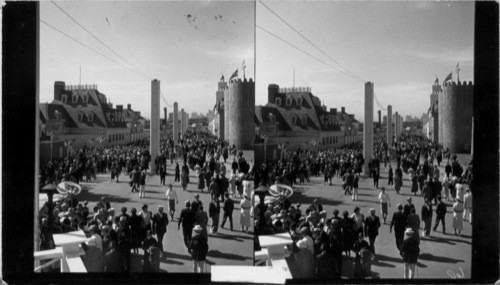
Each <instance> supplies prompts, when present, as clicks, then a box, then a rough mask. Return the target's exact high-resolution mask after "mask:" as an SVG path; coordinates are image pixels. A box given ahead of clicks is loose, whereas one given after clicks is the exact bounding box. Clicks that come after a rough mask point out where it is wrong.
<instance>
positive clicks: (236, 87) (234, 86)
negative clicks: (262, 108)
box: [224, 78, 255, 150]
mask: <svg viewBox="0 0 500 285" xmlns="http://www.w3.org/2000/svg"><path fill="white" fill-rule="evenodd" d="M254 116H255V83H254V82H253V80H252V79H251V78H250V79H249V80H248V81H247V79H246V78H245V79H244V81H241V79H238V80H230V81H229V83H228V87H227V88H226V89H225V90H224V132H225V136H226V137H225V139H226V140H228V141H229V144H230V145H231V146H232V145H235V146H236V148H238V149H244V150H248V149H253V143H254V139H255V124H254Z"/></svg>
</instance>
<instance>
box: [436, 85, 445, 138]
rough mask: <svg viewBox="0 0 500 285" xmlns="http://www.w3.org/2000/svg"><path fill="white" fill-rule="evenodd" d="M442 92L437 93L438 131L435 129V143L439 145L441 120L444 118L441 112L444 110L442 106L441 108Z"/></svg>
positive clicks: (441, 127)
mask: <svg viewBox="0 0 500 285" xmlns="http://www.w3.org/2000/svg"><path fill="white" fill-rule="evenodd" d="M443 100H444V98H443V91H441V92H439V93H438V111H437V113H438V117H437V120H438V123H437V125H438V129H437V137H438V140H437V142H438V143H439V144H442V143H443V118H444V115H443V110H444V106H443Z"/></svg>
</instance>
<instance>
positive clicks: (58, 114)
mask: <svg viewBox="0 0 500 285" xmlns="http://www.w3.org/2000/svg"><path fill="white" fill-rule="evenodd" d="M54 116H55V117H56V120H58V121H59V120H61V113H59V111H57V110H56V111H55V112H54Z"/></svg>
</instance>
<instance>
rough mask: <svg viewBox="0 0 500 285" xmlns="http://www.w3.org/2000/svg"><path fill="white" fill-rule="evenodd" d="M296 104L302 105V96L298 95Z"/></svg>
mask: <svg viewBox="0 0 500 285" xmlns="http://www.w3.org/2000/svg"><path fill="white" fill-rule="evenodd" d="M297 105H298V106H299V107H302V97H299V99H297Z"/></svg>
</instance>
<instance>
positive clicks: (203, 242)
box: [188, 225, 208, 273]
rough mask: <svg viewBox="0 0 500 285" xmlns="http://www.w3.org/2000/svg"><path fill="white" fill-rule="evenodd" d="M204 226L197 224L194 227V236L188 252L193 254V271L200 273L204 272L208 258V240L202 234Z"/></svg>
mask: <svg viewBox="0 0 500 285" xmlns="http://www.w3.org/2000/svg"><path fill="white" fill-rule="evenodd" d="M202 231H203V228H202V227H201V226H200V225H196V226H194V228H193V232H194V236H193V238H192V239H191V242H190V243H189V248H188V252H189V253H190V254H191V258H192V259H193V272H194V273H198V270H199V271H200V273H203V272H204V267H205V261H206V260H207V253H208V240H207V238H206V237H205V236H203V234H202Z"/></svg>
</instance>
